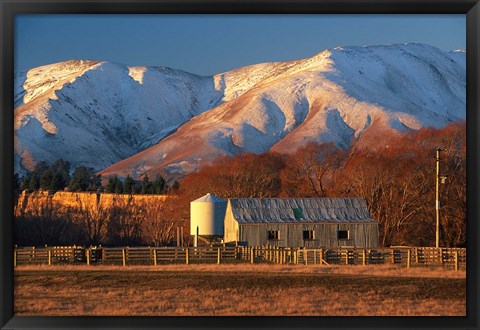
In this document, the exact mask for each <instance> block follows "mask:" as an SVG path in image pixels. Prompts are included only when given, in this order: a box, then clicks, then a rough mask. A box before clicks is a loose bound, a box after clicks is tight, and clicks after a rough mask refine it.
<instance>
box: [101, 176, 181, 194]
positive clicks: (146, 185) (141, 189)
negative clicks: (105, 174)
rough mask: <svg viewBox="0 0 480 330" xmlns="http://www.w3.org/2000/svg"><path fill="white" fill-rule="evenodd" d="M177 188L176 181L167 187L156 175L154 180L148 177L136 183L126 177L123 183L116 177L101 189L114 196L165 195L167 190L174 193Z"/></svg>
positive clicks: (163, 179)
mask: <svg viewBox="0 0 480 330" xmlns="http://www.w3.org/2000/svg"><path fill="white" fill-rule="evenodd" d="M178 188H179V183H178V181H174V182H173V184H172V186H171V187H169V185H168V184H167V182H166V181H165V178H164V177H163V176H162V175H157V177H156V178H155V180H153V181H150V178H149V177H148V175H145V176H144V177H143V180H142V181H136V180H134V179H133V178H132V177H131V176H129V175H127V177H126V178H125V180H124V181H122V180H120V178H119V177H118V176H116V175H114V176H111V177H110V178H109V179H108V183H107V184H106V185H105V187H103V190H104V191H105V192H107V193H115V194H132V195H133V194H156V195H162V194H166V193H167V192H168V191H169V190H172V191H176V190H178Z"/></svg>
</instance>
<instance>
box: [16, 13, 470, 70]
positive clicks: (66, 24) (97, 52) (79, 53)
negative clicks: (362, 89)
mask: <svg viewBox="0 0 480 330" xmlns="http://www.w3.org/2000/svg"><path fill="white" fill-rule="evenodd" d="M465 23H466V19H465V15H18V16H17V17H16V20H15V70H17V71H18V70H27V69H30V68H33V67H37V66H40V65H45V64H51V63H55V62H60V61H65V60H69V59H88V60H101V61H113V62H118V63H123V64H127V65H147V66H150V65H151V66H167V67H172V68H177V69H182V70H185V71H188V72H191V73H196V74H200V75H211V74H215V73H220V72H224V71H228V70H231V69H234V68H237V67H241V66H245V65H249V64H255V63H261V62H272V61H287V60H292V59H298V58H305V57H309V56H312V55H314V54H316V53H318V52H320V51H322V50H324V49H327V48H334V47H336V46H364V45H377V44H392V43H408V42H419V43H426V44H430V45H432V46H436V47H438V48H440V49H443V50H454V49H460V48H461V49H465V47H466V26H465Z"/></svg>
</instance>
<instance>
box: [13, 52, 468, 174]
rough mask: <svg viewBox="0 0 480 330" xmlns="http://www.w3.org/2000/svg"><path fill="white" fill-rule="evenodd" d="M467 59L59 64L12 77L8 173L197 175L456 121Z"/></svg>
mask: <svg viewBox="0 0 480 330" xmlns="http://www.w3.org/2000/svg"><path fill="white" fill-rule="evenodd" d="M465 81H466V65H465V52H463V51H454V52H444V51H442V50H439V49H437V48H435V47H431V46H427V45H422V44H405V45H387V46H369V47H337V48H335V49H331V50H325V51H323V52H321V53H318V54H316V55H314V56H312V57H310V58H307V59H302V60H296V61H289V62H279V63H264V64H257V65H251V66H247V67H243V68H239V69H236V70H232V71H229V72H225V73H222V74H217V75H214V76H213V77H198V76H195V75H191V74H188V73H185V72H182V71H179V70H172V69H168V68H147V67H126V66H122V65H118V64H113V63H103V62H102V63H100V62H91V61H69V62H64V63H59V64H53V65H50V66H45V67H41V68H37V69H34V70H30V71H29V72H28V73H23V74H22V73H21V74H18V75H17V77H16V86H17V89H16V102H17V103H16V105H17V107H16V109H15V128H16V141H15V142H16V161H17V163H16V167H17V169H21V168H27V169H31V168H32V167H33V165H34V164H35V162H37V161H40V160H49V161H53V160H55V159H58V158H63V159H67V160H69V161H70V162H71V163H72V164H73V165H74V166H75V165H77V164H86V165H89V166H93V167H94V168H96V169H99V170H100V169H103V170H102V171H101V173H102V175H104V176H109V175H112V174H118V175H120V176H125V175H127V174H130V175H133V176H135V177H141V176H143V175H144V174H148V175H149V176H150V177H154V176H155V174H157V173H171V174H174V173H176V174H183V173H188V172H191V171H195V170H196V169H198V168H199V167H201V166H202V165H205V164H207V163H209V162H211V161H213V160H214V159H215V158H216V157H218V156H221V155H233V154H236V153H239V152H245V151H251V152H256V153H260V152H265V151H268V150H275V151H278V152H285V153H288V152H293V151H295V150H296V149H297V148H298V147H299V146H301V145H304V144H305V143H307V142H310V141H317V142H327V141H329V142H330V141H331V142H334V143H335V144H337V145H338V146H340V147H343V148H349V147H352V146H354V145H355V146H357V147H376V146H378V145H381V144H382V140H383V139H382V137H385V136H386V134H388V135H392V134H396V133H398V132H402V131H405V130H416V129H419V128H421V127H424V126H433V127H442V126H445V125H446V124H448V123H450V122H453V121H457V120H464V119H465V117H466V106H465V102H466V97H465V93H466V90H465Z"/></svg>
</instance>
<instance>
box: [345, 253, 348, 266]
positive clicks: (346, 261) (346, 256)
mask: <svg viewBox="0 0 480 330" xmlns="http://www.w3.org/2000/svg"><path fill="white" fill-rule="evenodd" d="M345 265H348V250H346V251H345Z"/></svg>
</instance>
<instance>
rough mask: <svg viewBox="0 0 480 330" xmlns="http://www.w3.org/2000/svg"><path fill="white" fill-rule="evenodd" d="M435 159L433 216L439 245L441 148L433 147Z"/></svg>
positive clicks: (436, 242) (436, 239) (436, 241)
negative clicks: (435, 221)
mask: <svg viewBox="0 0 480 330" xmlns="http://www.w3.org/2000/svg"><path fill="white" fill-rule="evenodd" d="M435 151H436V155H435V160H436V161H437V173H436V176H435V217H436V220H437V226H436V232H435V247H437V248H438V247H439V246H440V196H439V191H438V190H439V189H438V188H439V179H440V151H442V149H440V148H437V149H435Z"/></svg>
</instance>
